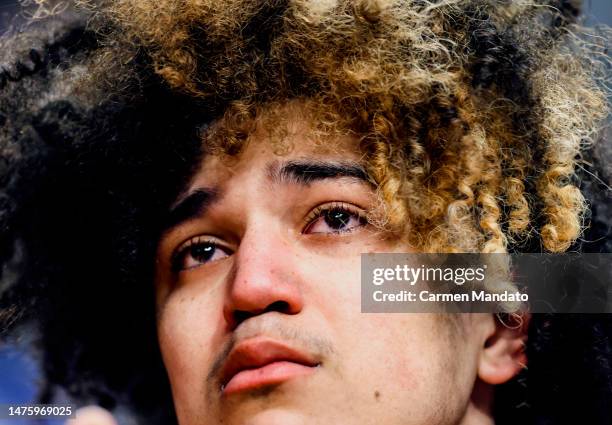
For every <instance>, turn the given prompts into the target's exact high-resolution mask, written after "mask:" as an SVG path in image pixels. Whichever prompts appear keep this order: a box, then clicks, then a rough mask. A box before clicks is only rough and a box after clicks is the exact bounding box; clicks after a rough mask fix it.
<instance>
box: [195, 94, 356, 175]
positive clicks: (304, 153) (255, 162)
mask: <svg viewBox="0 0 612 425" xmlns="http://www.w3.org/2000/svg"><path fill="white" fill-rule="evenodd" d="M319 124H320V123H319V122H317V118H316V117H315V116H314V114H312V113H311V112H309V109H308V108H307V107H306V106H305V105H304V104H303V103H297V102H292V103H287V104H284V105H280V106H276V107H274V108H269V109H263V110H262V111H261V112H260V113H258V114H257V116H256V117H255V118H254V120H253V124H252V126H250V129H251V131H250V132H249V133H248V134H247V137H246V138H245V140H244V142H243V146H242V149H241V150H240V152H239V153H238V154H235V155H229V154H227V153H222V152H216V151H215V152H211V153H208V154H207V155H205V156H204V158H203V160H202V162H201V165H200V168H199V170H198V171H197V172H196V173H195V176H194V178H193V180H192V184H191V187H193V186H201V185H202V184H209V185H210V184H213V185H218V184H221V183H222V182H224V181H227V180H228V179H234V178H239V177H248V176H251V177H255V176H257V175H265V174H266V173H268V174H269V173H272V172H274V170H275V169H277V168H278V167H279V166H280V164H281V163H283V162H287V161H293V160H301V159H304V160H332V161H354V162H358V163H363V158H362V154H361V152H360V149H359V138H358V137H357V136H356V135H355V134H351V133H350V132H348V131H341V130H340V129H334V130H333V131H329V130H328V131H325V132H324V131H321V127H320V125H319ZM231 125H232V124H231V123H230V122H228V120H223V119H222V120H220V121H219V122H217V123H215V124H214V125H213V126H211V130H210V132H209V133H208V134H205V135H204V137H203V143H204V145H205V147H206V145H207V144H208V143H211V142H212V143H214V144H215V145H217V146H221V148H223V143H224V140H223V137H227V136H226V134H227V131H224V130H227V129H228V128H227V127H229V126H231ZM212 139H216V140H214V141H213V140H212ZM205 150H206V149H205Z"/></svg>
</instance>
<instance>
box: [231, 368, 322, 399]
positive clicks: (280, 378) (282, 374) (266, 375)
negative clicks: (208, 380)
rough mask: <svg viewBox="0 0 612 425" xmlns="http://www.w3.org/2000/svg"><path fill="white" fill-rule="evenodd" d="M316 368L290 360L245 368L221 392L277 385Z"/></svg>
mask: <svg viewBox="0 0 612 425" xmlns="http://www.w3.org/2000/svg"><path fill="white" fill-rule="evenodd" d="M316 369H317V367H316V366H305V365H303V364H299V363H294V362H290V361H279V362H273V363H270V364H267V365H265V366H262V367H259V368H257V369H246V370H243V371H240V372H238V373H237V374H236V375H234V376H233V377H232V379H230V381H229V382H228V383H227V385H226V386H225V387H224V388H223V394H224V395H230V394H234V393H238V392H241V391H248V390H254V389H258V388H262V387H266V386H269V385H278V384H281V383H283V382H285V381H288V380H290V379H293V378H297V377H299V376H306V375H310V374H312V373H314V371H315V370H316Z"/></svg>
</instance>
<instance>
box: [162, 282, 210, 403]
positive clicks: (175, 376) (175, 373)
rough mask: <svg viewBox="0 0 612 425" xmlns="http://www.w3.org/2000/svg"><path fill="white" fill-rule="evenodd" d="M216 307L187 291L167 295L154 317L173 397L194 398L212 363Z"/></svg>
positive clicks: (202, 388) (201, 390)
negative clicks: (156, 321) (156, 320)
mask: <svg viewBox="0 0 612 425" xmlns="http://www.w3.org/2000/svg"><path fill="white" fill-rule="evenodd" d="M220 315H221V312H220V309H219V307H218V306H215V305H214V303H213V302H211V300H210V298H207V297H202V296H197V294H192V293H190V291H187V290H180V291H177V292H176V293H174V294H171V295H170V296H169V297H168V298H167V299H166V302H165V305H164V307H163V310H162V311H161V314H160V317H159V319H158V324H157V328H158V338H159V344H160V348H161V352H162V357H163V360H164V365H165V367H166V370H167V372H168V377H169V379H170V384H171V386H172V392H173V394H174V396H175V399H178V400H185V401H187V400H190V399H196V397H198V396H199V395H200V394H201V393H202V392H203V391H204V389H205V382H206V381H205V378H206V376H207V374H208V370H207V368H208V367H209V365H211V364H212V361H213V352H212V347H214V346H215V345H214V341H215V335H216V333H217V332H218V331H217V326H215V323H220V321H219V316H220Z"/></svg>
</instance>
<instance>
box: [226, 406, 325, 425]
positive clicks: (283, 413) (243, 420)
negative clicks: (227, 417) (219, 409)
mask: <svg viewBox="0 0 612 425" xmlns="http://www.w3.org/2000/svg"><path fill="white" fill-rule="evenodd" d="M223 423H224V424H225V423H226V422H225V421H223ZM227 423H228V424H229V425H307V424H308V425H311V424H312V425H316V424H319V423H321V424H322V423H323V422H320V421H317V420H316V419H313V418H312V416H309V415H306V414H305V413H303V412H296V411H289V410H285V409H278V408H275V409H269V410H262V411H261V412H258V413H255V414H253V412H249V413H248V414H246V415H244V417H240V418H232V420H231V421H229V422H227Z"/></svg>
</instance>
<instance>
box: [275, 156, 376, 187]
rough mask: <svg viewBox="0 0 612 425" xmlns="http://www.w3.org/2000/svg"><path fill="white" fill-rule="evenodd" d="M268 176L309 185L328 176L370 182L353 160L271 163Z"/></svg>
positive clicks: (277, 179) (280, 180) (363, 169)
mask: <svg viewBox="0 0 612 425" xmlns="http://www.w3.org/2000/svg"><path fill="white" fill-rule="evenodd" d="M268 176H269V177H270V178H271V179H272V181H274V182H278V183H292V184H300V185H309V184H310V183H313V182H315V181H319V180H325V179H330V178H343V177H348V178H353V179H357V180H361V181H364V182H366V183H370V179H369V178H368V173H367V172H366V170H365V168H363V166H361V164H359V163H357V162H353V161H341V162H331V161H316V160H294V161H288V162H285V163H284V164H283V165H282V166H279V164H278V163H272V164H270V165H269V166H268Z"/></svg>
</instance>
